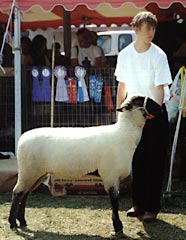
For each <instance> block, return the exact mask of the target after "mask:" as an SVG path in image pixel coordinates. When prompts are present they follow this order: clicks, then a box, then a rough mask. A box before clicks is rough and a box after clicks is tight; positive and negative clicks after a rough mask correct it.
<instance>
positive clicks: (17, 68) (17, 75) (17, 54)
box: [14, 7, 22, 155]
mask: <svg viewBox="0 0 186 240" xmlns="http://www.w3.org/2000/svg"><path fill="white" fill-rule="evenodd" d="M14 15H15V19H14V80H15V81H14V84H15V90H14V94H15V155H16V152H17V144H18V140H19V137H20V136H21V132H22V130H21V48H20V38H21V30H20V29H21V24H20V19H21V18H20V10H19V8H17V7H15V9H14Z"/></svg>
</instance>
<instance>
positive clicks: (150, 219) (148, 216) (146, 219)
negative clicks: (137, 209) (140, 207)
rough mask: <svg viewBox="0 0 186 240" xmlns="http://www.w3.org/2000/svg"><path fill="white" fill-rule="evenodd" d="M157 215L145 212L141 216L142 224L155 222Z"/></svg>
mask: <svg viewBox="0 0 186 240" xmlns="http://www.w3.org/2000/svg"><path fill="white" fill-rule="evenodd" d="M156 217H157V214H155V213H152V212H145V214H144V216H143V222H146V223H149V222H154V221H155V220H156Z"/></svg>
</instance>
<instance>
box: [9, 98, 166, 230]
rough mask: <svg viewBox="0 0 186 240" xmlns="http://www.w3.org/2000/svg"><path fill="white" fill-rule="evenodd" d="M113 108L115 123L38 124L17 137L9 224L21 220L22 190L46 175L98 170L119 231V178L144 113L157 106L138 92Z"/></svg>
mask: <svg viewBox="0 0 186 240" xmlns="http://www.w3.org/2000/svg"><path fill="white" fill-rule="evenodd" d="M118 111H120V113H119V115H118V122H117V123H116V124H112V125H108V126H97V127H88V128H39V129H34V130H31V131H28V132H26V133H24V134H23V135H22V136H21V138H20V140H19V143H18V152H17V160H18V169H19V174H18V181H17V184H16V186H15V187H14V190H13V197H12V205H11V209H10V216H9V223H10V228H16V227H17V223H16V219H17V220H18V221H19V222H20V226H21V227H24V226H26V225H27V224H26V220H25V216H24V215H25V205H26V200H27V197H28V194H29V192H30V191H32V190H33V189H35V187H36V186H38V184H39V183H41V181H42V179H43V177H45V176H46V174H48V173H51V174H55V175H56V174H57V175H59V176H61V177H63V178H78V177H81V176H83V175H86V174H87V173H90V172H94V171H95V170H98V172H99V175H100V177H101V178H102V180H103V184H104V187H105V190H106V191H107V192H108V194H109V197H110V201H111V205H112V221H113V226H114V229H115V232H116V233H122V232H123V231H122V229H123V226H122V222H121V220H120V219H119V215H118V208H119V203H118V196H119V181H120V179H123V178H125V177H127V176H128V175H129V174H130V171H131V163H132V157H133V154H134V151H135V149H136V147H137V145H138V143H139V141H140V138H141V134H142V130H143V127H144V125H145V122H146V119H147V117H148V116H149V115H155V116H156V115H158V114H161V112H162V111H161V107H160V106H159V105H158V104H157V103H155V102H154V101H153V100H152V99H150V98H146V97H144V96H134V97H132V98H130V99H129V100H128V101H125V102H124V103H123V104H122V105H121V108H120V109H118ZM85 144H86V146H85ZM103 149H104V151H103ZM52 159H54V160H53V161H51V160H52ZM33 166H34V167H33Z"/></svg>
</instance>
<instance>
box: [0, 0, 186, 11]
mask: <svg viewBox="0 0 186 240" xmlns="http://www.w3.org/2000/svg"><path fill="white" fill-rule="evenodd" d="M12 2H13V1H12V0H1V1H0V9H1V11H3V12H7V11H9V9H10V7H11V4H12ZM129 2H130V3H133V4H134V5H135V6H136V7H138V8H143V7H145V6H147V5H148V4H149V3H151V2H154V3H157V5H158V6H159V7H160V8H169V7H170V6H171V4H172V3H175V2H176V3H181V4H183V6H185V5H186V1H174V0H155V1H150V0H149V1H146V0H130V1H128V0H127V1H126V0H107V1H101V3H108V4H110V6H111V7H113V8H119V7H121V6H122V5H124V4H125V3H129ZM57 5H60V6H63V7H64V8H65V9H66V10H69V11H72V10H74V9H75V8H76V7H77V6H79V5H86V6H87V8H89V9H96V8H97V7H98V6H99V5H100V0H84V1H79V0H40V1H38V0H16V6H17V7H19V9H20V10H21V11H27V10H29V9H30V8H32V6H41V7H42V8H43V9H44V10H46V11H51V10H52V9H53V8H54V7H55V6H57Z"/></svg>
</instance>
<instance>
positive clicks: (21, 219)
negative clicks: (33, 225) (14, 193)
mask: <svg viewBox="0 0 186 240" xmlns="http://www.w3.org/2000/svg"><path fill="white" fill-rule="evenodd" d="M28 194H29V192H27V193H26V194H25V195H24V196H23V198H22V200H21V204H20V205H19V209H18V213H17V219H18V220H19V222H20V226H21V227H26V226H27V224H26V220H25V205H26V200H27V197H28Z"/></svg>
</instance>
